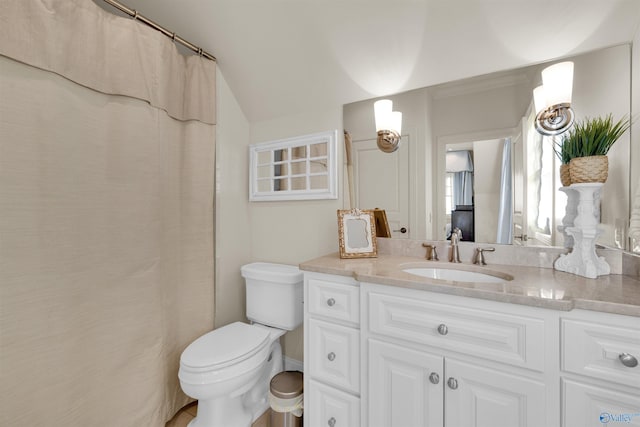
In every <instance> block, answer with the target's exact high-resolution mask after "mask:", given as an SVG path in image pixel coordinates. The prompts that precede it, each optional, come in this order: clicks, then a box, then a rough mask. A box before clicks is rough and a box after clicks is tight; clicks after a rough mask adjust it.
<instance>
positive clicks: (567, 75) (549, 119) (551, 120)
mask: <svg viewBox="0 0 640 427" xmlns="http://www.w3.org/2000/svg"><path fill="white" fill-rule="evenodd" d="M572 92H573V62H570V61H568V62H560V63H557V64H554V65H551V66H549V67H547V68H545V69H544V70H542V86H538V87H537V88H535V89H534V90H533V102H534V105H535V108H536V122H535V126H536V130H537V131H538V132H540V133H541V134H543V135H547V136H552V135H558V134H561V133H563V132H565V131H566V130H567V129H569V128H570V127H571V125H572V124H573V118H574V114H573V110H572V109H571V93H572Z"/></svg>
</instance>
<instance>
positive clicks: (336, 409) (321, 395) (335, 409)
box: [304, 380, 360, 427]
mask: <svg viewBox="0 0 640 427" xmlns="http://www.w3.org/2000/svg"><path fill="white" fill-rule="evenodd" d="M305 394H307V396H305V400H307V403H308V405H305V414H304V416H305V425H307V426H310V427H327V426H334V427H358V426H360V399H359V398H357V397H355V396H352V395H350V394H348V393H344V392H342V391H339V390H335V389H333V388H331V387H327V386H326V385H323V384H320V383H318V382H316V381H313V380H312V381H310V382H309V391H306V390H305Z"/></svg>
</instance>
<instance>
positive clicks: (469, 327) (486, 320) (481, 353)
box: [367, 290, 545, 372]
mask: <svg viewBox="0 0 640 427" xmlns="http://www.w3.org/2000/svg"><path fill="white" fill-rule="evenodd" d="M399 291H402V292H404V293H405V295H406V297H404V296H396V295H387V294H384V293H378V292H373V291H371V292H369V293H368V295H367V299H368V304H369V316H368V320H369V328H370V329H371V331H372V332H373V333H376V334H379V335H383V336H387V337H390V338H396V339H402V340H406V341H410V342H415V343H419V344H424V345H428V346H435V347H440V348H443V349H448V350H452V351H457V352H460V353H464V354H473V355H474V356H478V357H485V358H488V359H491V360H494V361H497V362H504V363H508V364H510V365H514V366H519V367H525V368H529V369H534V370H537V371H540V372H542V371H544V330H545V324H544V319H543V318H536V317H527V316H520V315H517V314H509V313H505V311H508V310H506V307H505V305H503V304H500V303H489V302H486V301H485V303H487V304H484V305H485V306H487V305H490V306H491V309H484V308H475V307H472V306H469V305H457V304H448V303H441V302H437V301H433V299H437V298H436V297H437V296H438V295H434V294H430V293H428V292H415V291H412V290H398V291H396V294H397V293H398V292H399ZM482 303H483V302H475V303H474V304H477V305H478V306H481V304H482Z"/></svg>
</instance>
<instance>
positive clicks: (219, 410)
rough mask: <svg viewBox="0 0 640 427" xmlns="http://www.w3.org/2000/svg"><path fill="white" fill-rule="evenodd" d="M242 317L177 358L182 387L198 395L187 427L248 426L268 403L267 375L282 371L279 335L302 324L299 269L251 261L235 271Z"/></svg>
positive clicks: (194, 344)
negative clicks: (241, 287)
mask: <svg viewBox="0 0 640 427" xmlns="http://www.w3.org/2000/svg"><path fill="white" fill-rule="evenodd" d="M240 271H241V274H242V277H244V279H245V283H246V291H247V297H246V302H247V318H248V319H249V320H250V321H251V322H252V324H247V323H241V322H236V323H232V324H230V325H226V326H223V327H221V328H219V329H216V330H214V331H211V332H209V333H207V334H205V335H203V336H201V337H200V338H198V339H196V340H195V341H194V342H192V343H191V344H190V345H189V346H188V347H187V348H186V349H185V350H184V352H182V355H181V356H180V370H179V372H178V377H179V379H180V386H181V387H182V390H183V391H184V392H185V393H186V394H187V395H188V396H190V397H192V398H194V399H198V416H197V417H196V418H194V419H193V421H191V423H190V424H189V427H249V426H250V425H251V423H252V422H253V421H255V419H256V418H258V417H259V416H260V415H261V414H262V413H263V412H264V411H265V410H266V409H267V408H268V406H269V404H268V401H267V395H268V391H269V382H270V381H271V378H272V377H273V376H274V375H276V374H277V373H279V372H281V371H282V370H283V362H282V348H281V347H280V340H279V338H280V337H281V336H282V335H284V334H285V332H286V331H290V330H293V329H295V328H296V327H298V326H299V325H300V324H301V323H302V315H303V314H302V313H303V306H302V303H303V287H302V273H301V272H300V270H299V269H298V268H297V267H293V266H289V265H281V264H270V263H253V264H248V265H245V266H242V268H241V269H240Z"/></svg>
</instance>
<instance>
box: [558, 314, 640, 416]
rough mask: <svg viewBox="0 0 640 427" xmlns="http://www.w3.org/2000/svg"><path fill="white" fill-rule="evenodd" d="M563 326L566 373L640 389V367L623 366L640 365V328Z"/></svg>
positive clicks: (577, 322) (575, 323)
mask: <svg viewBox="0 0 640 427" xmlns="http://www.w3.org/2000/svg"><path fill="white" fill-rule="evenodd" d="M561 325H562V328H561V331H562V369H563V370H565V371H567V372H574V373H576V374H580V375H586V376H589V377H593V378H599V379H602V380H606V381H613V382H617V383H621V384H626V385H630V386H633V387H640V364H638V365H636V366H635V367H631V366H625V364H623V360H626V363H627V364H628V365H633V360H634V359H635V360H636V361H638V362H640V328H632V327H621V326H613V325H607V324H600V323H592V322H588V321H580V320H568V319H562V323H561ZM625 355H626V356H625ZM638 409H640V407H639V408H638Z"/></svg>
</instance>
